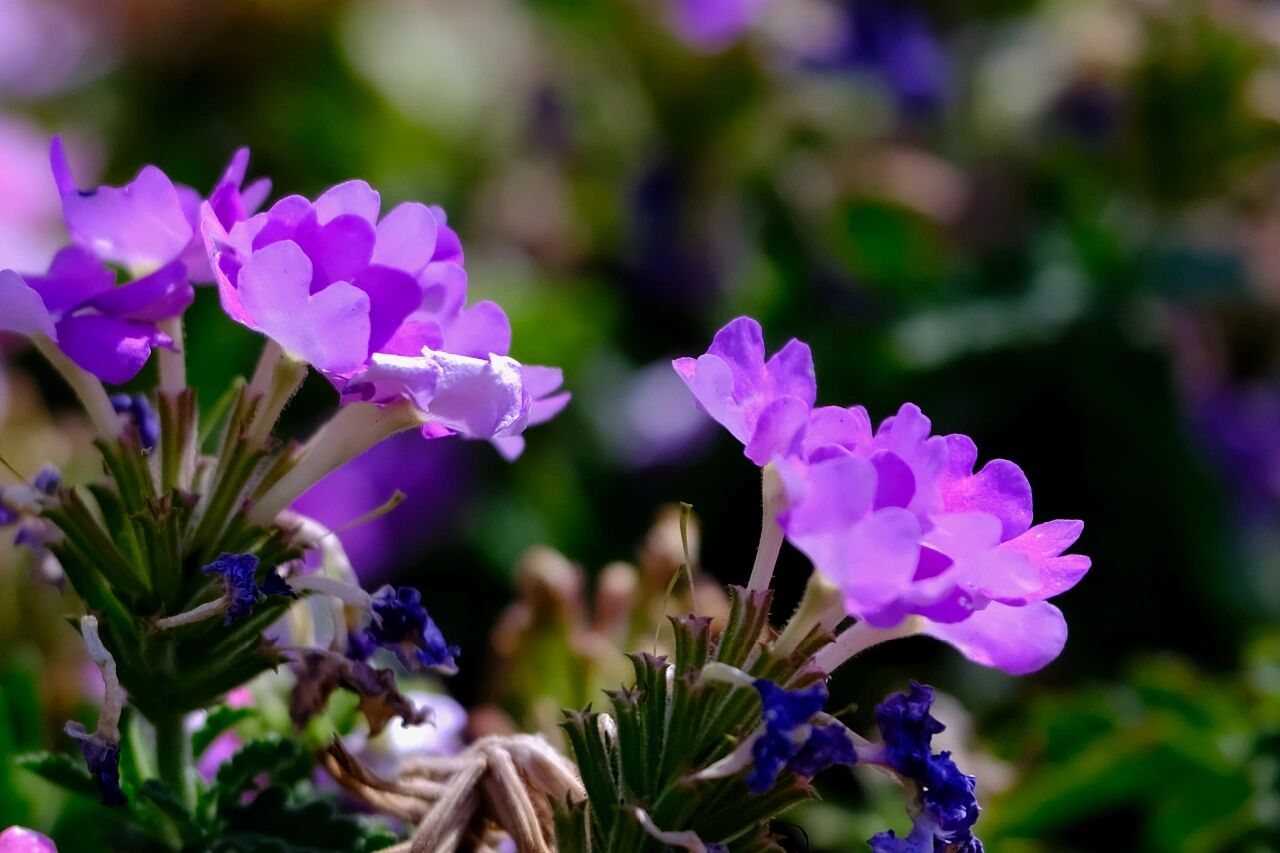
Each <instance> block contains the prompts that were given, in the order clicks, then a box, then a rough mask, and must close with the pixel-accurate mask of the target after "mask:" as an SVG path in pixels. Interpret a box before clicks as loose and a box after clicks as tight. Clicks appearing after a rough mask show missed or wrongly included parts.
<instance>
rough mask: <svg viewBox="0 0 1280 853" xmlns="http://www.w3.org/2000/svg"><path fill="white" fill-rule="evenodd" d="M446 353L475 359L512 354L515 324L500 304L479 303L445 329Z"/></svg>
mask: <svg viewBox="0 0 1280 853" xmlns="http://www.w3.org/2000/svg"><path fill="white" fill-rule="evenodd" d="M443 348H444V349H446V350H448V351H449V352H453V353H457V354H458V355H469V356H471V357H472V358H488V357H489V355H490V353H493V354H497V355H506V354H507V353H508V352H510V350H511V323H510V321H508V320H507V314H506V312H505V311H503V310H502V308H501V306H499V305H498V304H497V303H496V302H477V303H476V304H475V305H472V306H470V307H467V308H464V309H462V310H461V311H460V312H458V315H457V316H456V317H455V318H454V320H453V322H451V323H449V324H448V325H446V326H445V329H444V346H443Z"/></svg>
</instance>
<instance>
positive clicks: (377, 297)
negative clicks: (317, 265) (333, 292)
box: [313, 220, 422, 352]
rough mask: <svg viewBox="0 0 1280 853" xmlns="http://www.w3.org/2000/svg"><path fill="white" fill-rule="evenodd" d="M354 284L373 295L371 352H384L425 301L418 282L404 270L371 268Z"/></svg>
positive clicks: (366, 269) (371, 297) (370, 320)
mask: <svg viewBox="0 0 1280 853" xmlns="http://www.w3.org/2000/svg"><path fill="white" fill-rule="evenodd" d="M336 221H339V220H335V222H336ZM313 278H314V277H313ZM351 283H352V284H353V285H355V286H356V287H358V288H360V289H361V290H363V291H364V292H365V293H367V294H369V351H370V352H382V351H383V345H384V344H386V342H387V341H389V340H391V337H392V336H393V335H394V334H395V333H396V331H397V330H398V329H399V328H400V324H401V323H403V322H404V320H405V318H406V317H408V316H409V315H410V314H412V313H413V312H414V310H415V309H416V308H417V307H418V303H420V302H421V301H422V291H421V290H419V289H418V282H417V281H416V280H415V279H414V277H413V276H411V275H409V274H408V273H407V272H404V271H402V270H398V269H392V268H391V267H381V266H371V267H365V268H364V269H363V270H361V271H360V272H359V273H357V274H356V276H355V278H354V279H352V281H351ZM418 352H422V348H421V347H419V348H418Z"/></svg>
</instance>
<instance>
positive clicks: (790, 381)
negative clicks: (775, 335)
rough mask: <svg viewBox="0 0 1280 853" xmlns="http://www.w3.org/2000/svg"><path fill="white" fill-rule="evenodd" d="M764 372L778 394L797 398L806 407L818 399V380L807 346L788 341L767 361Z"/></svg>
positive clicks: (802, 343)
mask: <svg viewBox="0 0 1280 853" xmlns="http://www.w3.org/2000/svg"><path fill="white" fill-rule="evenodd" d="M765 370H767V371H768V373H769V376H770V377H771V378H772V379H773V387H774V390H775V392H776V393H778V394H787V395H790V396H792V397H798V398H799V399H801V400H803V401H804V404H805V405H806V406H812V405H813V401H814V400H816V399H817V397H818V378H817V375H816V374H815V373H814V370H813V353H812V352H811V351H810V350H809V345H808V344H806V343H804V342H802V341H797V340H794V339H792V340H790V341H788V342H787V345H786V346H784V347H783V348H782V349H780V350H778V352H777V353H776V354H775V355H774V356H773V358H771V359H769V361H768V363H766V364H765Z"/></svg>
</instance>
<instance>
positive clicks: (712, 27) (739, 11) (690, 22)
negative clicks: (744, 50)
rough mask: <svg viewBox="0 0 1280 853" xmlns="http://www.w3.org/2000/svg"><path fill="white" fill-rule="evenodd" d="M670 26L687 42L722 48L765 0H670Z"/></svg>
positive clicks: (757, 13) (756, 14)
mask: <svg viewBox="0 0 1280 853" xmlns="http://www.w3.org/2000/svg"><path fill="white" fill-rule="evenodd" d="M670 2H671V6H670V9H669V18H670V21H671V26H672V28H673V29H674V30H675V31H676V33H677V35H679V36H680V37H681V38H682V39H684V41H685V42H686V43H687V44H688V45H689V46H690V47H694V48H697V49H698V50H703V51H707V52H714V51H719V50H723V49H724V48H726V47H729V46H730V45H732V44H733V43H734V42H736V41H737V40H738V37H739V36H741V35H742V33H743V31H744V30H746V28H747V27H749V26H751V24H753V23H755V20H756V18H758V17H759V16H760V13H761V12H762V11H764V7H765V6H766V5H767V4H768V0H670Z"/></svg>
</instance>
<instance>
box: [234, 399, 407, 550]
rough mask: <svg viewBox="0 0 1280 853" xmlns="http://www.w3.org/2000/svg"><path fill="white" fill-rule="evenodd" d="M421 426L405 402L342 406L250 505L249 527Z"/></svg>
mask: <svg viewBox="0 0 1280 853" xmlns="http://www.w3.org/2000/svg"><path fill="white" fill-rule="evenodd" d="M422 422H423V421H422V416H421V414H419V412H418V411H417V409H415V408H414V407H413V404H412V403H410V402H409V401H407V400H405V401H403V402H399V403H395V404H393V405H390V406H385V407H379V406H375V405H372V404H370V403H352V404H351V405H347V406H343V407H342V408H341V409H339V410H338V413H337V414H336V415H334V416H333V418H332V419H331V420H330V421H329V422H328V423H327V424H325V425H324V426H322V427H321V428H320V429H319V431H317V432H316V434H315V435H313V436H312V437H311V440H310V441H308V442H307V444H306V445H305V446H304V447H303V448H302V453H301V455H300V457H299V459H298V462H297V463H296V464H295V465H294V467H293V468H291V469H290V470H289V471H288V473H286V474H285V475H284V476H283V477H281V478H280V480H279V481H278V482H276V484H275V485H273V486H272V487H271V488H270V489H268V490H267V492H266V494H264V495H262V496H261V497H260V498H258V500H257V501H256V502H255V503H254V505H253V508H252V509H251V510H249V521H250V523H252V524H263V525H265V524H269V523H271V522H272V521H273V520H274V519H275V517H276V516H277V515H279V514H280V512H281V511H282V510H284V509H285V508H286V507H288V506H289V505H290V504H292V503H293V502H294V501H295V500H297V499H298V497H299V496H300V495H301V494H302V493H303V492H305V491H306V490H307V489H309V488H311V487H312V486H313V485H315V484H316V483H317V482H319V481H320V480H321V479H322V478H323V477H324V476H325V475H326V474H328V473H330V472H331V471H333V470H334V469H336V468H338V467H339V466H340V465H342V464H343V463H345V462H349V461H351V460H352V459H355V458H356V457H357V456H359V455H360V454H361V453H364V452H365V451H366V450H368V449H369V448H371V447H373V446H374V445H375V444H377V443H378V442H380V441H382V440H383V439H385V438H389V437H391V436H393V435H395V434H396V433H398V432H403V431H405V430H407V429H412V428H413V427H416V426H421V425H422Z"/></svg>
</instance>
